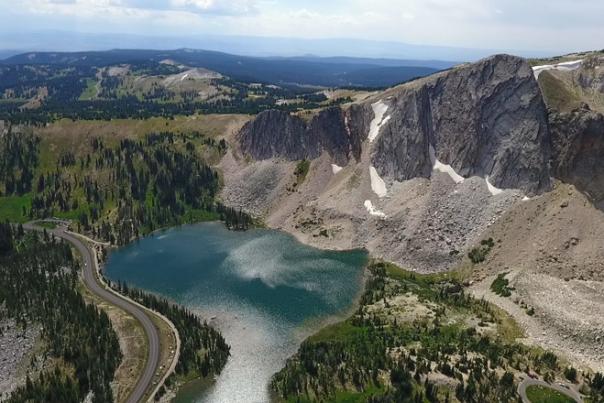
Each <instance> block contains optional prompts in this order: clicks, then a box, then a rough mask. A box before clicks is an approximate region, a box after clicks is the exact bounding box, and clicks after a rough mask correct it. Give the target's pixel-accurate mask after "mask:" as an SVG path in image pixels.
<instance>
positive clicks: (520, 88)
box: [239, 55, 551, 194]
mask: <svg viewBox="0 0 604 403" xmlns="http://www.w3.org/2000/svg"><path fill="white" fill-rule="evenodd" d="M376 120H379V121H376ZM368 136H369V137H370V138H369V140H370V141H369V142H367V141H366V143H368V144H369V145H368V146H369V147H371V164H372V165H373V166H374V167H375V168H376V170H377V172H378V173H379V175H380V176H381V177H384V178H387V179H392V180H397V181H403V180H408V179H412V178H416V177H430V176H431V173H432V168H433V162H434V161H433V160H432V158H431V155H430V150H431V149H433V150H434V152H435V157H436V158H437V159H438V160H439V161H440V162H442V163H444V164H448V165H451V166H452V167H453V169H455V171H456V172H457V173H458V174H460V175H462V176H464V177H470V176H482V177H488V178H489V181H490V183H491V184H493V185H494V186H496V187H498V188H516V189H522V190H523V191H524V192H526V193H527V194H535V193H540V192H542V191H545V190H548V189H549V188H550V186H551V183H550V179H549V178H550V172H549V166H548V163H549V159H550V144H549V142H550V137H549V136H550V134H549V128H548V122H547V111H546V108H545V105H544V103H543V99H542V97H541V92H540V89H539V86H538V84H537V82H536V81H535V79H534V77H533V72H532V69H531V68H530V66H529V65H528V64H527V63H526V61H524V60H523V59H521V58H517V57H513V56H506V55H498V56H494V57H491V58H488V59H485V60H482V61H480V62H478V63H475V64H471V65H465V66H461V67H458V68H455V69H453V70H451V71H449V72H444V73H440V74H437V75H435V76H432V77H429V78H426V79H422V80H419V81H417V82H412V83H409V84H406V85H402V86H400V87H397V88H394V89H391V90H389V91H387V92H385V93H383V94H381V95H380V96H379V97H376V98H375V99H373V100H371V101H368V102H365V103H362V104H354V105H352V106H351V107H349V108H348V109H347V110H346V111H342V110H341V109H340V108H329V109H326V110H324V111H322V112H320V113H319V114H318V115H317V116H315V117H314V118H313V119H312V121H311V122H310V123H308V124H305V123H304V121H303V120H302V119H300V118H298V117H296V116H292V115H289V114H287V113H285V112H277V111H269V112H264V113H261V114H260V115H258V117H257V118H256V119H255V120H254V121H252V122H250V123H249V124H247V125H246V126H245V127H244V128H243V129H242V130H241V132H240V134H239V141H240V144H241V148H242V150H243V151H244V152H245V153H247V154H249V155H250V156H252V157H253V158H255V159H257V160H263V159H269V158H274V157H278V158H285V159H290V160H296V159H302V158H307V159H314V158H317V157H318V156H319V155H320V154H321V153H322V152H323V151H327V152H328V153H329V155H330V156H331V157H332V158H333V160H334V162H335V163H336V164H338V165H346V163H347V162H348V161H349V160H350V158H351V157H354V158H355V159H357V160H358V159H359V157H360V155H361V149H362V143H363V141H365V140H367V138H368Z"/></svg>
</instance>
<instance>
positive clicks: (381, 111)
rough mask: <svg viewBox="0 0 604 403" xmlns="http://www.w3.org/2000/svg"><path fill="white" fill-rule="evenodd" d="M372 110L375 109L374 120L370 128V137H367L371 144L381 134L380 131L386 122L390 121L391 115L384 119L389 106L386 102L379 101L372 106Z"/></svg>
mask: <svg viewBox="0 0 604 403" xmlns="http://www.w3.org/2000/svg"><path fill="white" fill-rule="evenodd" d="M371 108H372V109H373V114H374V118H373V120H372V121H371V125H370V126H369V135H368V136H367V138H368V139H369V142H370V143H371V142H373V140H375V139H376V138H377V136H378V135H379V134H380V129H381V128H382V126H384V125H385V124H386V122H388V121H389V120H390V115H388V116H386V117H384V115H385V114H386V112H387V111H388V105H386V104H385V103H384V102H382V101H378V102H376V103H374V104H372V105H371Z"/></svg>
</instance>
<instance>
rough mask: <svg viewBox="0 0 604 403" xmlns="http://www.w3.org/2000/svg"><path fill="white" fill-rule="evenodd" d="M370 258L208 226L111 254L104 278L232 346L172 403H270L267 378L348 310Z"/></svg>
mask: <svg viewBox="0 0 604 403" xmlns="http://www.w3.org/2000/svg"><path fill="white" fill-rule="evenodd" d="M366 259H367V257H366V254H365V253H364V252H362V251H350V252H331V251H322V250H318V249H315V248H311V247H308V246H306V245H303V244H301V243H299V242H298V241H296V240H295V239H294V238H293V237H291V236H289V235H287V234H285V233H283V232H279V231H272V230H251V231H247V232H232V231H228V230H226V229H225V228H224V226H223V225H221V224H218V223H205V224H198V225H191V226H185V227H181V228H176V229H172V230H168V231H165V232H162V233H158V234H155V235H154V236H151V237H148V238H145V239H142V240H141V241H139V242H137V243H134V244H131V245H129V246H127V247H125V248H122V249H120V250H119V251H116V252H114V253H112V254H111V256H110V258H109V260H108V262H107V265H106V266H105V273H106V275H107V277H108V278H110V279H111V280H114V281H117V280H122V281H126V282H128V284H131V285H134V286H136V287H139V288H143V289H145V290H148V291H151V292H154V293H158V294H161V295H164V296H166V297H168V298H169V299H171V300H174V301H176V302H178V303H180V304H183V305H186V306H187V307H189V308H190V309H192V310H193V311H195V312H198V313H199V314H200V315H201V316H202V317H203V318H205V319H207V320H208V321H209V322H210V323H211V324H212V325H215V326H216V327H218V328H219V329H220V330H221V332H222V334H223V335H224V337H225V338H226V340H227V342H228V343H229V344H230V345H231V355H232V356H231V357H230V359H229V361H228V363H227V365H226V367H225V369H224V370H223V372H222V374H221V375H220V376H219V377H218V379H217V380H216V382H215V383H214V384H212V385H211V386H209V387H208V386H207V385H206V384H205V383H201V382H200V383H198V384H192V385H189V386H188V387H187V388H184V389H183V390H182V391H181V392H180V393H179V395H178V396H177V398H176V402H178V403H188V402H212V403H214V402H220V403H222V402H229V403H230V402H246V403H248V402H267V401H269V400H270V399H269V392H268V382H269V380H270V377H271V376H272V374H274V373H275V372H276V371H278V370H279V369H280V368H281V367H282V366H283V364H284V362H285V359H286V358H287V357H289V356H290V355H292V354H293V353H294V352H295V351H296V349H297V348H298V345H299V344H300V342H301V341H302V340H303V338H304V337H305V336H307V335H309V334H310V333H311V332H313V331H315V330H317V329H318V327H319V326H320V325H321V323H322V322H324V321H325V320H326V319H328V318H330V317H333V316H335V315H339V314H343V313H345V312H346V311H347V310H349V309H350V308H351V306H352V305H353V303H354V300H355V297H356V296H357V295H358V293H359V291H360V288H361V284H362V277H363V267H364V266H365V264H366ZM202 385H203V386H202Z"/></svg>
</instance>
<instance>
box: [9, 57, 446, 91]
mask: <svg viewBox="0 0 604 403" xmlns="http://www.w3.org/2000/svg"><path fill="white" fill-rule="evenodd" d="M163 60H171V61H174V62H176V63H180V64H184V65H187V66H191V67H201V68H206V69H209V70H213V71H217V72H219V73H220V74H223V75H225V76H229V77H231V78H232V79H234V80H238V81H243V82H264V83H274V84H283V83H290V84H301V85H318V86H327V87H335V86H363V87H386V86H391V85H394V84H397V83H401V82H404V81H407V80H410V79H412V78H415V77H419V76H425V75H428V74H431V73H434V72H435V71H437V68H434V67H430V66H417V65H416V64H417V63H411V64H412V65H410V66H407V65H404V64H403V65H398V66H391V65H385V66H384V65H382V64H380V62H379V60H376V61H374V62H371V61H369V60H364V61H363V62H359V61H355V62H351V61H348V60H342V61H334V60H329V61H327V62H323V61H322V60H321V59H311V60H306V59H297V58H291V59H289V58H283V59H270V58H258V57H249V56H237V55H231V54H227V53H221V52H213V51H205V50H193V49H178V50H125V49H119V50H109V51H99V52H52V53H51V52H30V53H24V54H20V55H16V56H13V57H9V58H8V59H6V60H4V61H3V62H2V63H4V64H41V65H48V64H50V65H68V66H78V67H91V66H94V67H105V66H110V65H117V64H127V63H134V62H141V61H148V62H154V63H160V62H161V61H163Z"/></svg>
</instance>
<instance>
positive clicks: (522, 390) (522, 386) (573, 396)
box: [518, 378, 583, 403]
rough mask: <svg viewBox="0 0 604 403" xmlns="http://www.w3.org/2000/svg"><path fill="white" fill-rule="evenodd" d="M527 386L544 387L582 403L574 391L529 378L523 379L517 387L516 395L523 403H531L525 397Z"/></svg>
mask: <svg viewBox="0 0 604 403" xmlns="http://www.w3.org/2000/svg"><path fill="white" fill-rule="evenodd" d="M529 386H544V387H546V388H550V389H554V390H556V391H558V392H560V393H562V394H563V395H565V396H568V397H570V398H571V399H573V400H574V401H576V402H577V403H583V398H582V397H581V395H580V394H578V393H577V391H575V390H573V389H566V388H565V387H563V386H560V385H558V384H554V383H552V384H549V383H547V382H543V381H539V380H537V379H531V378H527V379H525V380H524V381H522V382H521V383H520V385H518V394H519V395H520V397H521V398H522V402H523V403H531V401H530V400H529V398H528V396H527V395H526V388H528V387H529Z"/></svg>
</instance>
